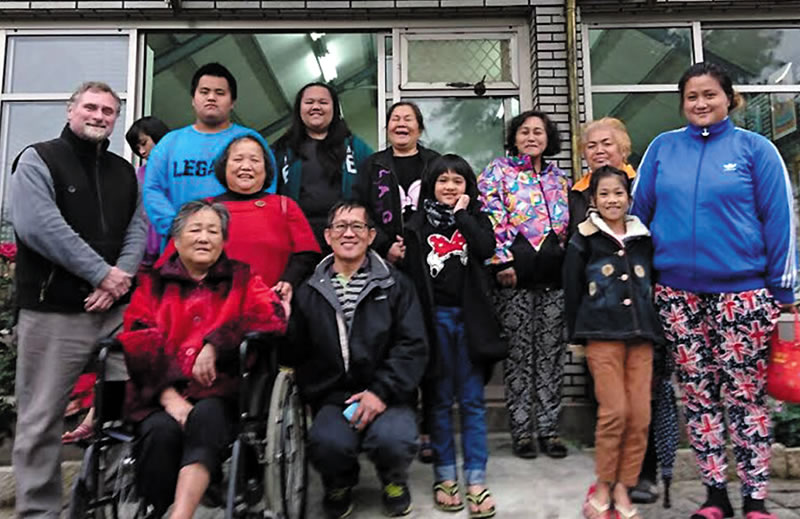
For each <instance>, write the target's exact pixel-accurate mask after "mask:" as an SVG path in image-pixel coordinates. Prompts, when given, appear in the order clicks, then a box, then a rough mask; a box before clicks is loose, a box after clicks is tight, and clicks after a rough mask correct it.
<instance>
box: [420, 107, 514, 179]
mask: <svg viewBox="0 0 800 519" xmlns="http://www.w3.org/2000/svg"><path fill="white" fill-rule="evenodd" d="M406 100H407V101H414V102H415V103H417V105H419V108H420V110H421V111H422V115H423V117H424V118H425V132H424V133H423V134H422V138H421V139H420V140H421V143H422V145H423V146H425V147H427V148H431V149H434V150H436V151H438V152H439V153H442V154H444V153H457V154H458V155H461V156H462V157H464V158H465V159H466V161H467V162H469V164H470V165H471V166H472V169H474V170H475V173H479V172H480V171H481V170H482V169H483V168H484V167H486V165H487V164H488V163H489V162H490V161H491V160H492V159H494V158H495V157H499V156H502V155H503V140H504V136H505V125H506V120H507V119H506V118H508V120H510V119H511V117H513V116H514V115H515V114H507V113H506V110H505V108H504V104H503V99H499V98H464V97H451V98H440V97H437V98H424V99H423V98H419V99H406Z"/></svg>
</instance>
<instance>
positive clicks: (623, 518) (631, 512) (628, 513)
mask: <svg viewBox="0 0 800 519" xmlns="http://www.w3.org/2000/svg"><path fill="white" fill-rule="evenodd" d="M614 511H615V512H617V517H618V518H619V519H635V518H637V517H638V519H642V516H641V515H640V514H639V510H637V509H636V507H635V506H632V507H630V508H624V507H621V506H619V505H614Z"/></svg>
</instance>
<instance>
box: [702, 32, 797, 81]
mask: <svg viewBox="0 0 800 519" xmlns="http://www.w3.org/2000/svg"><path fill="white" fill-rule="evenodd" d="M703 53H704V56H705V60H706V61H710V62H713V63H717V64H718V65H722V66H723V67H724V68H725V70H727V71H728V73H729V74H730V75H731V79H733V82H734V84H751V85H774V84H784V85H796V84H798V83H800V70H798V66H800V29H776V28H769V29H742V28H737V29H706V30H703Z"/></svg>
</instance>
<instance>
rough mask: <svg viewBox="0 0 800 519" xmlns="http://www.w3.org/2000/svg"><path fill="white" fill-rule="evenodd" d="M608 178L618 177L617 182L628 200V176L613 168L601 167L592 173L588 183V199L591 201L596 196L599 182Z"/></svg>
mask: <svg viewBox="0 0 800 519" xmlns="http://www.w3.org/2000/svg"><path fill="white" fill-rule="evenodd" d="M608 177H619V181H620V182H621V183H622V185H623V186H625V192H626V193H628V198H630V196H631V179H630V178H629V177H628V174H627V173H625V172H624V171H622V170H621V169H617V168H615V167H614V166H601V167H599V168H597V169H596V170H594V171H592V179H591V180H590V181H589V197H590V198H591V199H592V200H594V198H595V197H596V196H597V186H599V185H600V181H601V180H603V179H604V178H608Z"/></svg>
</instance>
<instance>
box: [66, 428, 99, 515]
mask: <svg viewBox="0 0 800 519" xmlns="http://www.w3.org/2000/svg"><path fill="white" fill-rule="evenodd" d="M96 453H97V449H96V445H95V444H91V445H89V446H88V447H87V448H86V451H85V452H84V453H83V462H82V463H81V469H80V472H79V473H78V475H77V476H76V477H75V481H74V482H73V483H72V491H71V492H70V499H69V506H68V507H67V517H68V518H69V519H88V518H91V517H92V516H90V515H89V511H90V503H91V501H92V498H93V495H94V493H95V491H96V489H95V485H94V483H93V478H94V473H93V470H92V467H93V465H94V464H95V463H96V460H95V456H96ZM94 517H98V518H102V511H101V510H98V511H97V513H96V514H94Z"/></svg>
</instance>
